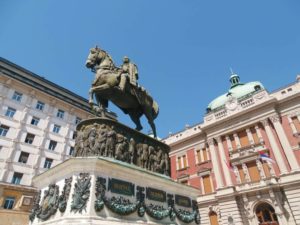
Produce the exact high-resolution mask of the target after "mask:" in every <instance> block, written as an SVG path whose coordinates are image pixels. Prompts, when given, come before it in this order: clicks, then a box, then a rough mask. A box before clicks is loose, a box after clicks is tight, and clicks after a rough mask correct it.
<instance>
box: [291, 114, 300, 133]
mask: <svg viewBox="0 0 300 225" xmlns="http://www.w3.org/2000/svg"><path fill="white" fill-rule="evenodd" d="M292 121H293V124H294V125H295V127H296V130H297V132H298V133H300V122H299V120H298V117H297V116H294V117H292Z"/></svg>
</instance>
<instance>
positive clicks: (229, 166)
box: [224, 159, 233, 172]
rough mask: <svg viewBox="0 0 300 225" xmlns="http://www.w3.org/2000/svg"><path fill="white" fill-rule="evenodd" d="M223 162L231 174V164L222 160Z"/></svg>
mask: <svg viewBox="0 0 300 225" xmlns="http://www.w3.org/2000/svg"><path fill="white" fill-rule="evenodd" d="M224 162H225V164H226V166H227V168H228V169H229V170H230V171H231V172H233V168H232V166H231V164H230V163H228V162H227V161H226V160H225V159H224Z"/></svg>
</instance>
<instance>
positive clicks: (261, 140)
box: [255, 125, 264, 144]
mask: <svg viewBox="0 0 300 225" xmlns="http://www.w3.org/2000/svg"><path fill="white" fill-rule="evenodd" d="M255 131H256V134H257V137H258V139H259V142H260V143H261V144H263V143H264V139H263V137H262V135H261V132H260V129H259V126H258V125H255Z"/></svg>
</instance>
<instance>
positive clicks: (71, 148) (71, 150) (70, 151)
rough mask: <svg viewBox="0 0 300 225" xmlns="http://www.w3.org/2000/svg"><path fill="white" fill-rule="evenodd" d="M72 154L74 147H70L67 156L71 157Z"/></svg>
mask: <svg viewBox="0 0 300 225" xmlns="http://www.w3.org/2000/svg"><path fill="white" fill-rule="evenodd" d="M73 154H74V147H72V146H71V147H70V150H69V155H73Z"/></svg>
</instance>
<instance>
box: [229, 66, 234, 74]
mask: <svg viewBox="0 0 300 225" xmlns="http://www.w3.org/2000/svg"><path fill="white" fill-rule="evenodd" d="M229 69H230V72H231V75H233V74H234V72H233V70H232V68H231V67H229Z"/></svg>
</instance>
